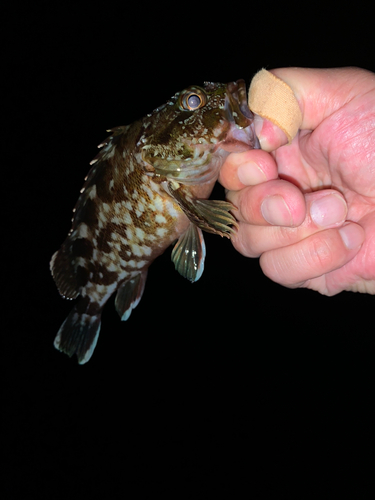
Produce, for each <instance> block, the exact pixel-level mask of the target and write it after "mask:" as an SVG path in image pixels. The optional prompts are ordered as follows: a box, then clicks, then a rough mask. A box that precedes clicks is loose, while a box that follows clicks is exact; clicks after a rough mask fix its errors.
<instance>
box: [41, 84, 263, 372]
mask: <svg viewBox="0 0 375 500" xmlns="http://www.w3.org/2000/svg"><path fill="white" fill-rule="evenodd" d="M244 95H245V92H244V82H243V81H242V80H239V81H238V82H231V83H230V84H227V85H226V84H214V83H209V84H206V86H205V87H204V88H202V87H198V86H190V87H188V88H187V89H185V90H183V91H181V92H179V93H177V94H176V95H175V96H174V97H173V98H172V99H171V100H169V101H168V102H167V104H165V105H163V106H161V107H159V108H157V109H156V110H154V111H153V113H151V114H149V115H147V116H146V117H145V118H144V119H143V120H138V121H137V122H135V123H133V124H131V125H127V126H124V127H117V128H115V129H111V130H110V132H111V135H110V136H109V137H108V138H107V139H106V140H105V141H103V142H102V143H101V144H100V145H99V147H101V148H102V149H101V151H100V153H99V154H98V155H97V156H96V157H95V158H94V160H93V161H92V162H91V164H92V165H93V166H92V168H91V170H90V172H89V174H88V175H87V177H86V181H85V184H84V186H83V188H82V190H81V195H80V197H79V199H78V202H77V204H76V206H75V209H74V217H73V219H72V228H71V230H70V232H69V234H68V236H67V238H66V240H65V241H64V243H63V244H62V246H61V248H60V249H59V250H58V251H57V252H56V253H55V254H54V255H53V257H52V259H51V265H50V266H51V271H52V275H53V278H54V280H55V282H56V285H57V288H58V290H59V292H60V294H61V295H62V296H63V297H65V298H68V299H75V298H77V297H79V298H78V301H77V303H76V304H75V306H74V307H73V309H72V311H71V313H70V314H69V316H68V317H67V318H66V320H65V321H64V323H63V324H62V325H61V327H60V329H59V331H58V333H57V336H56V338H55V342H54V345H55V347H56V348H57V349H59V350H61V351H63V352H65V353H66V354H68V355H69V356H72V355H73V354H76V355H77V357H78V362H79V363H80V364H83V363H86V362H87V361H88V360H89V359H90V358H91V356H92V353H93V351H94V348H95V346H96V343H97V340H98V336H99V331H100V325H101V313H102V309H103V307H104V305H105V303H106V302H107V300H108V299H109V297H110V296H111V295H112V294H113V293H115V292H117V294H116V299H115V307H116V310H117V312H118V314H119V315H120V317H121V319H122V320H126V319H128V318H129V316H130V314H131V312H132V310H133V309H134V308H135V307H136V306H137V305H138V303H139V301H140V299H141V297H142V293H143V290H144V287H145V282H146V277H147V270H148V267H149V265H150V264H151V263H152V262H153V260H155V258H156V257H157V256H158V255H160V254H161V253H163V252H164V251H165V249H166V248H167V247H168V246H170V245H171V244H172V243H173V242H174V241H176V240H177V243H176V244H175V247H174V249H173V252H172V261H173V262H174V265H175V268H176V270H177V271H178V272H179V273H180V274H182V275H183V276H185V277H186V278H188V279H189V280H190V281H196V280H197V279H199V277H200V276H201V274H202V272H203V269H204V259H205V254H206V252H205V246H204V238H203V234H202V229H203V230H205V231H208V232H212V233H216V234H219V235H221V236H226V237H230V235H231V234H232V233H233V231H234V230H235V229H234V228H235V225H236V221H235V218H234V217H233V215H232V214H231V213H230V211H231V210H232V209H233V208H234V207H233V206H232V205H231V204H230V203H228V202H225V201H217V200H208V199H207V198H208V197H209V195H210V193H211V191H212V189H213V186H214V184H215V182H216V180H217V177H218V174H219V170H220V167H221V165H222V163H223V161H224V160H225V158H226V156H227V155H228V154H229V152H230V151H244V150H246V149H250V148H253V147H257V145H258V144H257V139H256V136H255V134H254V129H253V120H252V115H251V112H250V110H249V109H248V108H247V111H245V112H244V111H243V110H244V109H245V108H244V102H243V100H244V97H243V96H244Z"/></svg>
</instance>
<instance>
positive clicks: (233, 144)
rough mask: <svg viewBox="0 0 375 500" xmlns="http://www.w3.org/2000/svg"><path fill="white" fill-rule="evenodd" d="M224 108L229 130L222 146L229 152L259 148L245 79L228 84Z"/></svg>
mask: <svg viewBox="0 0 375 500" xmlns="http://www.w3.org/2000/svg"><path fill="white" fill-rule="evenodd" d="M224 109H225V114H226V119H227V120H228V122H229V130H228V133H227V135H226V138H225V140H224V141H223V142H222V143H221V144H220V147H221V148H222V149H224V150H225V151H229V152H233V151H234V152H241V151H246V150H248V149H259V148H260V145H259V141H258V138H257V136H256V135H255V130H254V114H253V113H252V112H251V110H250V108H249V106H248V104H247V93H246V84H245V80H242V79H241V80H237V81H236V82H230V83H228V84H227V89H226V97H225V105H224Z"/></svg>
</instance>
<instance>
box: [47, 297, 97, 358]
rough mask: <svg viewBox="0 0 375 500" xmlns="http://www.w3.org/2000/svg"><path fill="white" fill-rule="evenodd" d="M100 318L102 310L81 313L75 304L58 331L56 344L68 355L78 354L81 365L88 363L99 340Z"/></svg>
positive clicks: (57, 347)
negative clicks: (94, 312) (92, 312)
mask: <svg viewBox="0 0 375 500" xmlns="http://www.w3.org/2000/svg"><path fill="white" fill-rule="evenodd" d="M78 305H79V303H78ZM100 320H101V310H99V311H98V313H97V314H95V315H90V314H85V313H80V312H79V311H78V308H77V306H75V307H74V308H73V309H72V311H71V313H70V314H69V316H68V317H67V318H66V320H65V321H64V323H63V324H62V325H61V327H60V330H59V331H58V332H57V335H56V338H55V341H54V346H55V347H56V349H58V350H59V351H62V352H64V353H65V354H67V355H68V356H73V354H76V355H77V357H78V363H79V364H80V365H83V364H84V363H87V361H89V359H90V358H91V356H92V353H93V352H94V349H95V346H96V343H97V341H98V337H99V332H100Z"/></svg>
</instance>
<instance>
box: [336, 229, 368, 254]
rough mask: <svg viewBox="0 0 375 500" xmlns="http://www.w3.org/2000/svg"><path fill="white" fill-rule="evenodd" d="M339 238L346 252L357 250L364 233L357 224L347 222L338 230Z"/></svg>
mask: <svg viewBox="0 0 375 500" xmlns="http://www.w3.org/2000/svg"><path fill="white" fill-rule="evenodd" d="M339 233H340V236H341V238H342V241H343V242H344V245H345V246H346V248H347V249H348V250H352V249H354V248H358V247H360V246H361V245H362V243H363V240H364V231H363V229H362V228H361V226H359V225H358V224H353V223H352V222H347V223H346V224H344V226H342V227H341V228H340V229H339Z"/></svg>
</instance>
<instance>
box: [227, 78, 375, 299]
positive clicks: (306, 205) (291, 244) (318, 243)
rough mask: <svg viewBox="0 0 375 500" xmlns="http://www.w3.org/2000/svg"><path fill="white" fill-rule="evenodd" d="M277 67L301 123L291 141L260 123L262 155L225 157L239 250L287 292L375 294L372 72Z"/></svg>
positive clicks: (374, 80)
mask: <svg viewBox="0 0 375 500" xmlns="http://www.w3.org/2000/svg"><path fill="white" fill-rule="evenodd" d="M271 71H272V73H274V74H275V75H276V76H278V77H279V78H281V79H282V80H284V81H285V82H286V83H287V84H288V85H290V87H291V88H292V89H293V91H294V93H295V96H296V98H297V100H298V103H299V106H300V109H301V111H302V115H303V120H302V125H301V127H300V131H299V132H298V134H297V136H296V137H295V138H294V139H293V141H292V143H291V144H290V145H288V144H287V139H286V136H285V134H284V133H283V132H282V131H281V130H280V129H279V128H277V127H276V126H274V125H272V124H271V123H270V122H269V121H266V120H263V119H262V118H260V117H256V125H255V127H256V133H257V135H258V138H259V140H260V143H261V147H262V150H252V151H246V152H244V153H232V154H230V155H229V156H228V158H227V160H226V161H225V163H224V165H223V167H222V169H221V172H220V182H221V184H223V186H224V187H225V188H226V189H227V198H228V200H229V201H231V202H232V203H233V204H234V205H235V206H236V207H238V210H236V211H234V212H233V214H234V215H235V217H236V218H237V220H238V221H239V228H238V231H237V233H236V235H235V236H234V237H233V238H232V241H233V245H234V247H235V248H236V249H237V250H238V251H239V252H240V253H241V254H243V255H245V256H248V257H259V256H260V265H261V267H262V270H263V272H264V274H265V275H266V276H268V277H269V278H270V279H272V280H273V281H275V282H277V283H279V284H281V285H284V286H286V287H290V288H298V287H305V288H310V289H313V290H316V291H318V292H320V293H321V294H324V295H335V294H337V293H339V292H341V291H343V290H350V291H354V292H363V293H369V294H375V74H374V73H371V72H368V71H365V70H361V69H358V68H340V69H306V68H281V69H276V70H271Z"/></svg>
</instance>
